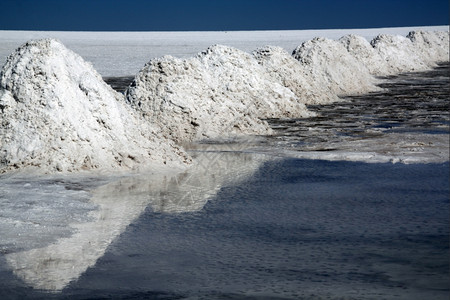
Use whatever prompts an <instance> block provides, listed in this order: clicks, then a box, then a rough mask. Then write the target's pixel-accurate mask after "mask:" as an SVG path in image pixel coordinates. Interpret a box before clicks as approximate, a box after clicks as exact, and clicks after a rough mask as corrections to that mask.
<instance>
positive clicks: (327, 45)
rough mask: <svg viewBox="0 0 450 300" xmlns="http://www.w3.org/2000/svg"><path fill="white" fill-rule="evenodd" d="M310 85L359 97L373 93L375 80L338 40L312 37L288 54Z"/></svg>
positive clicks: (335, 93)
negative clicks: (295, 60)
mask: <svg viewBox="0 0 450 300" xmlns="http://www.w3.org/2000/svg"><path fill="white" fill-rule="evenodd" d="M292 55H293V57H294V58H295V59H297V60H298V61H299V62H300V63H301V64H302V67H303V68H304V69H305V71H304V74H305V75H306V76H307V78H308V79H309V81H310V82H315V84H317V85H319V86H322V87H324V88H325V89H326V90H328V91H329V93H331V94H334V95H338V96H340V95H349V94H362V93H367V92H370V91H374V90H377V89H378V88H377V87H376V86H375V79H374V77H373V76H371V75H370V72H369V70H368V69H367V68H366V67H365V65H364V64H362V63H360V62H359V61H358V60H357V59H356V58H354V57H353V56H352V55H351V54H350V53H349V52H348V51H347V49H346V48H345V47H344V46H343V45H342V43H340V42H338V41H333V40H330V39H326V38H314V39H312V40H309V41H306V42H304V43H302V44H301V45H300V46H298V47H297V48H296V49H295V50H294V51H293V53H292Z"/></svg>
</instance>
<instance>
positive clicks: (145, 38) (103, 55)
mask: <svg viewBox="0 0 450 300" xmlns="http://www.w3.org/2000/svg"><path fill="white" fill-rule="evenodd" d="M448 29H449V27H448V26H431V27H430V26H428V27H423V26H422V27H394V28H372V29H333V30H283V31H210V32H201V31H198V32H63V31H2V30H0V65H3V64H4V63H5V61H6V58H7V56H8V55H9V54H11V53H12V52H13V51H14V50H15V49H16V48H17V47H19V46H20V45H21V44H23V43H25V42H26V41H29V40H32V39H41V38H57V39H59V40H61V42H63V43H64V45H66V46H67V47H68V48H69V49H71V50H73V51H74V52H76V53H78V54H79V55H81V56H82V57H83V58H84V59H85V60H87V61H89V62H91V63H92V64H93V65H94V68H95V69H96V70H97V71H98V72H99V73H100V74H101V75H102V76H127V75H135V74H136V73H137V72H138V71H139V70H140V69H141V68H142V67H143V66H144V64H145V63H147V62H148V61H149V60H150V59H151V58H154V57H161V56H164V55H172V56H175V57H182V58H185V57H190V56H193V55H195V54H197V53H198V52H200V51H203V50H205V49H206V48H207V47H209V46H211V45H214V44H222V45H227V46H231V47H235V48H238V49H240V50H243V51H246V52H251V51H253V50H255V49H256V48H258V47H262V46H265V45H274V46H279V47H282V48H284V49H285V50H286V51H288V52H291V51H292V50H294V48H295V47H297V46H298V45H300V44H301V43H302V42H304V41H306V40H310V39H312V38H314V37H326V38H330V39H338V38H340V37H342V36H344V35H347V34H356V35H360V36H363V37H364V38H366V39H368V40H371V39H372V38H374V37H375V36H377V35H378V34H382V33H384V34H398V35H402V36H406V35H407V34H408V32H410V31H412V30H427V31H447V30H448Z"/></svg>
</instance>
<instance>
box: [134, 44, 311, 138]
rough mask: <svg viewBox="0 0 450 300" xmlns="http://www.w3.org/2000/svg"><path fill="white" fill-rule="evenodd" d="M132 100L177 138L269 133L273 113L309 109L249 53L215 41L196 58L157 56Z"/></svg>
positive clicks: (290, 113)
mask: <svg viewBox="0 0 450 300" xmlns="http://www.w3.org/2000/svg"><path fill="white" fill-rule="evenodd" d="M126 95H127V99H128V101H129V102H130V103H131V104H132V105H133V106H134V107H135V108H136V109H137V110H139V111H141V112H142V114H143V115H144V116H145V117H146V118H147V119H148V120H149V121H150V122H152V123H158V124H160V126H161V128H162V131H163V132H164V133H165V136H167V137H170V138H172V139H174V140H175V141H178V142H180V141H192V140H200V139H203V138H214V137H226V136H227V135H239V134H268V133H270V132H271V129H270V128H269V126H268V124H267V123H266V122H265V121H261V119H264V118H270V117H302V116H307V115H310V113H309V112H308V110H307V109H306V107H305V105H304V104H302V103H300V102H299V101H298V99H297V97H296V96H295V95H294V93H293V92H292V91H291V90H289V89H288V88H286V87H284V86H282V85H281V84H279V83H278V82H274V81H273V80H272V79H271V78H270V76H268V75H267V72H266V70H265V69H264V68H263V67H262V66H260V65H259V64H258V62H257V61H256V60H255V59H254V58H253V57H252V56H251V55H250V54H248V53H245V52H243V51H240V50H237V49H234V48H231V47H226V46H220V45H215V46H212V47H210V48H208V49H207V50H206V51H204V52H202V53H200V54H198V55H197V56H196V57H194V58H189V59H183V60H182V59H177V58H173V57H170V56H165V57H163V58H159V59H153V60H151V61H150V62H149V63H147V64H146V65H145V67H144V68H143V69H142V70H141V71H140V72H139V73H138V74H137V76H136V78H135V79H134V82H133V83H132V84H131V86H130V87H129V88H128V90H127V92H126Z"/></svg>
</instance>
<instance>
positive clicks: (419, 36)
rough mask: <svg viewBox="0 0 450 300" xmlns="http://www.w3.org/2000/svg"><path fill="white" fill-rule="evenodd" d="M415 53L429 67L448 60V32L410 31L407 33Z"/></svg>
mask: <svg viewBox="0 0 450 300" xmlns="http://www.w3.org/2000/svg"><path fill="white" fill-rule="evenodd" d="M407 37H408V39H410V40H411V42H412V44H413V46H414V49H415V51H416V53H418V54H419V55H420V57H421V58H422V59H423V60H424V61H425V63H427V64H428V65H429V66H430V67H434V66H435V63H436V62H445V61H449V34H448V32H443V31H411V32H410V33H409V34H408V36H407Z"/></svg>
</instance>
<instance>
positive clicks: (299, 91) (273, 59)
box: [253, 46, 338, 104]
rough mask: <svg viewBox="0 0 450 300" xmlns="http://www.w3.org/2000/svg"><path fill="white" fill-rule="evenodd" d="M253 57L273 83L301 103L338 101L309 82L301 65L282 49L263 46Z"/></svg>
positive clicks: (331, 94) (323, 89)
mask: <svg viewBox="0 0 450 300" xmlns="http://www.w3.org/2000/svg"><path fill="white" fill-rule="evenodd" d="M253 56H254V57H255V58H256V60H257V61H258V63H259V64H260V65H261V66H263V67H264V68H265V70H266V72H267V75H268V76H270V78H271V79H272V80H273V81H275V82H279V83H281V84H282V85H283V86H285V87H287V88H288V89H290V90H291V91H293V92H294V94H295V95H296V96H297V98H298V100H299V101H300V102H301V103H305V104H323V103H328V102H332V101H335V100H338V97H337V96H336V95H335V94H333V93H330V92H329V91H328V90H326V89H325V87H324V86H322V85H320V84H317V83H316V82H314V81H312V80H310V78H309V77H308V75H307V73H305V68H304V67H303V65H302V64H300V62H299V61H297V60H296V59H295V58H294V57H292V55H290V54H289V53H288V52H286V51H285V50H284V49H283V48H281V47H275V46H265V47H262V48H258V49H256V50H255V51H254V52H253Z"/></svg>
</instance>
